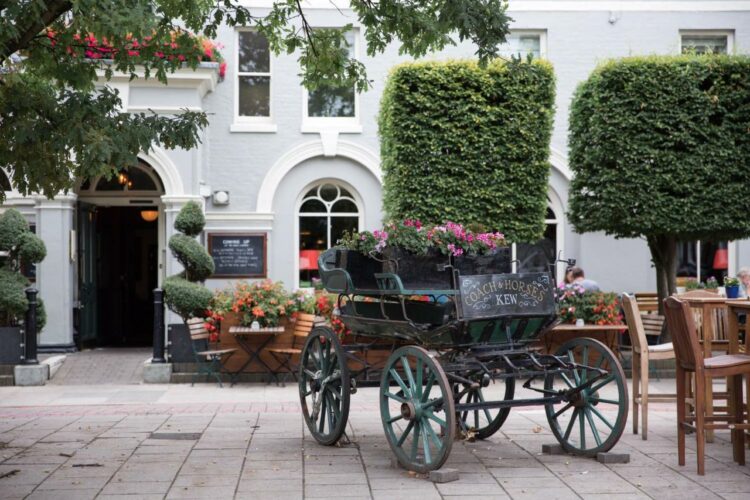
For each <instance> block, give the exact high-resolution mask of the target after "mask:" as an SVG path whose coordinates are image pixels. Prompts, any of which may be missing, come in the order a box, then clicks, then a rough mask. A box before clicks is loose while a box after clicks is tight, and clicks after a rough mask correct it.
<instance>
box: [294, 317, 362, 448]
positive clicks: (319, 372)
mask: <svg viewBox="0 0 750 500" xmlns="http://www.w3.org/2000/svg"><path fill="white" fill-rule="evenodd" d="M350 387H351V386H350V379H349V368H348V367H347V364H346V356H345V354H344V349H343V348H342V347H341V342H339V339H338V337H337V336H336V334H335V333H333V330H331V329H330V328H328V327H327V326H319V327H317V328H314V329H313V331H312V332H310V334H309V335H308V336H307V340H306V341H305V346H304V348H303V349H302V354H301V357H300V366H299V399H300V403H301V405H302V414H303V416H304V418H305V423H306V424H307V428H308V429H310V434H312V436H313V437H314V438H315V440H316V441H317V442H318V443H320V444H323V445H326V446H330V445H332V444H335V443H336V442H337V441H338V440H339V438H341V436H342V435H343V434H344V430H345V429H346V422H347V419H348V418H349V396H350V392H351V388H350Z"/></svg>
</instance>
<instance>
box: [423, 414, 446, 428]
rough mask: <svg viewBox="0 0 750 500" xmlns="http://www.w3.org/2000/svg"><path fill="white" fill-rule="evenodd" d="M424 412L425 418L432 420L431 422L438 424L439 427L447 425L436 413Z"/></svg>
mask: <svg viewBox="0 0 750 500" xmlns="http://www.w3.org/2000/svg"><path fill="white" fill-rule="evenodd" d="M424 414H425V416H426V417H427V418H429V419H430V420H432V421H433V422H435V423H436V424H438V425H439V426H440V427H447V426H448V425H447V424H446V423H445V420H443V419H442V418H440V417H438V416H437V415H435V414H434V413H432V412H431V411H426V412H425V413H424Z"/></svg>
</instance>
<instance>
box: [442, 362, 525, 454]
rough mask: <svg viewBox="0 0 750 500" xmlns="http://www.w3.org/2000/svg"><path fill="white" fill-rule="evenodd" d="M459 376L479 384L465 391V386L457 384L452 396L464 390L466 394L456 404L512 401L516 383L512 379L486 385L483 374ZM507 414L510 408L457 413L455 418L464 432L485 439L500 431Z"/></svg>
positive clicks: (499, 380) (462, 374)
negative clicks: (499, 396) (499, 400)
mask: <svg viewBox="0 0 750 500" xmlns="http://www.w3.org/2000/svg"><path fill="white" fill-rule="evenodd" d="M460 375H461V376H462V377H464V378H468V379H469V380H475V381H476V382H477V383H478V384H479V387H475V388H469V389H468V390H466V389H467V385H466V384H457V385H456V386H455V387H454V389H453V393H454V395H458V394H460V393H461V392H462V391H464V390H466V393H465V394H463V395H462V396H461V397H460V398H458V399H457V400H456V404H459V403H483V402H485V401H486V400H489V401H497V400H498V399H501V400H502V401H509V400H512V399H513V395H514V393H515V388H516V383H515V382H516V381H515V380H514V379H512V378H507V379H497V380H495V381H491V382H490V383H489V385H486V382H487V381H486V380H485V377H484V373H481V372H480V373H474V374H465V373H461V374H460ZM483 386H484V387H483ZM497 395H501V396H502V397H501V398H498V397H497ZM509 414H510V408H487V409H482V410H471V411H469V410H464V411H457V412H456V417H457V419H458V421H459V425H460V426H461V429H462V430H463V431H464V432H466V433H467V434H469V435H473V437H474V438H476V439H487V438H488V437H490V436H492V435H493V434H494V433H496V432H497V431H499V430H500V427H502V426H503V424H504V423H505V419H507V418H508V415H509Z"/></svg>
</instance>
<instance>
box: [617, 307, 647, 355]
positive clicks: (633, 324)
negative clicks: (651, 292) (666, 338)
mask: <svg viewBox="0 0 750 500" xmlns="http://www.w3.org/2000/svg"><path fill="white" fill-rule="evenodd" d="M622 309H623V310H624V311H625V323H626V324H627V325H628V333H629V334H630V343H631V344H633V349H634V350H636V351H638V352H640V353H644V352H646V351H648V342H647V341H646V333H645V331H644V329H643V321H642V319H641V313H640V311H639V310H638V304H637V303H636V300H635V298H634V297H632V296H631V295H628V294H627V293H623V294H622Z"/></svg>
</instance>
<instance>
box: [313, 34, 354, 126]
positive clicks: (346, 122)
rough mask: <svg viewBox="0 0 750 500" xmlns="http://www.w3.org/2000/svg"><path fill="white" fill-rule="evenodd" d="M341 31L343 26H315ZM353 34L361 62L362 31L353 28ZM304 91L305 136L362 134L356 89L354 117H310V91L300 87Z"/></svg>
mask: <svg viewBox="0 0 750 500" xmlns="http://www.w3.org/2000/svg"><path fill="white" fill-rule="evenodd" d="M316 28H317V29H341V28H343V26H315V27H314V28H313V29H316ZM351 32H352V33H353V34H354V59H356V60H359V58H360V54H359V48H360V45H361V44H360V30H359V28H357V27H353V28H352V29H351ZM300 87H301V91H302V122H301V123H302V125H301V126H300V131H301V132H302V133H303V134H313V133H319V132H328V131H330V132H338V133H340V134H361V133H362V124H361V122H360V117H361V110H360V98H359V97H360V96H359V94H360V93H359V92H357V89H356V88H355V89H354V116H352V117H336V116H332V117H323V116H309V115H308V114H307V106H308V91H307V89H306V88H305V86H304V85H300Z"/></svg>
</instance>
